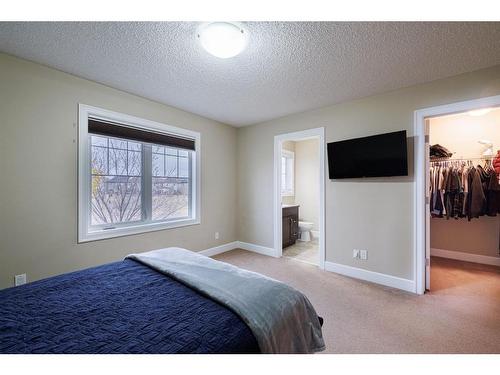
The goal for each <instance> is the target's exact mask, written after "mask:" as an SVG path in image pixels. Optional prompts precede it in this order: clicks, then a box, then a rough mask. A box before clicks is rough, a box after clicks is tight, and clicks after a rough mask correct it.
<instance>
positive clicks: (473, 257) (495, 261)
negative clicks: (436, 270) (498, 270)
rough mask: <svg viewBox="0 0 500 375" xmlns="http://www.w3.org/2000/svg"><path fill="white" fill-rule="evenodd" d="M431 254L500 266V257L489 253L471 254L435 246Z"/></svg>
mask: <svg viewBox="0 0 500 375" xmlns="http://www.w3.org/2000/svg"><path fill="white" fill-rule="evenodd" d="M431 255H434V256H437V257H441V258H449V259H455V260H463V261H465V262H473V263H481V264H489V265H492V266H500V257H491V256H488V255H478V254H469V253H463V252H461V251H452V250H444V249H434V248H431Z"/></svg>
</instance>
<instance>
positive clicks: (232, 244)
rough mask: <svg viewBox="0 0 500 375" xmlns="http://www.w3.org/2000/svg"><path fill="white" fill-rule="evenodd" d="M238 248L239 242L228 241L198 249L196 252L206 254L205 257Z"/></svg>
mask: <svg viewBox="0 0 500 375" xmlns="http://www.w3.org/2000/svg"><path fill="white" fill-rule="evenodd" d="M237 248H239V242H238V241H234V242H229V243H226V244H224V245H220V246H215V247H211V248H210V249H206V250H202V251H199V252H198V254H202V255H206V256H207V257H213V256H214V255H218V254H222V253H225V252H228V251H231V250H234V249H237Z"/></svg>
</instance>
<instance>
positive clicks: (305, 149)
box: [295, 139, 319, 230]
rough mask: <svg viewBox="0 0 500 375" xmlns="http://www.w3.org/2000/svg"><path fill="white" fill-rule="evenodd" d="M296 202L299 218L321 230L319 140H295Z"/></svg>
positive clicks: (314, 228)
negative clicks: (319, 225)
mask: <svg viewBox="0 0 500 375" xmlns="http://www.w3.org/2000/svg"><path fill="white" fill-rule="evenodd" d="M295 204H298V205H300V207H299V219H300V220H302V221H310V222H312V223H314V227H313V230H319V227H318V224H319V140H318V139H309V140H305V141H298V142H295Z"/></svg>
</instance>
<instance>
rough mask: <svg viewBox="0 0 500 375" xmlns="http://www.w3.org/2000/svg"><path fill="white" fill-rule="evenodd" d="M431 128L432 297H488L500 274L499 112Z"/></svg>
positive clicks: (447, 119)
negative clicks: (459, 295)
mask: <svg viewBox="0 0 500 375" xmlns="http://www.w3.org/2000/svg"><path fill="white" fill-rule="evenodd" d="M428 126H429V144H430V158H429V171H430V173H429V177H430V181H429V189H430V194H429V197H430V202H429V207H430V212H429V213H428V214H429V215H430V216H431V218H430V254H431V261H430V262H431V267H430V292H431V293H454V294H456V293H463V294H468V295H469V294H471V293H483V294H484V293H486V294H487V293H489V290H490V291H491V290H493V288H491V283H494V282H497V280H498V278H497V277H498V274H499V272H500V180H499V172H500V108H482V109H478V110H475V111H470V112H464V113H458V114H452V115H446V116H441V117H433V118H430V119H429V120H428Z"/></svg>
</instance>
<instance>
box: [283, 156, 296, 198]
mask: <svg viewBox="0 0 500 375" xmlns="http://www.w3.org/2000/svg"><path fill="white" fill-rule="evenodd" d="M294 170H295V154H294V153H293V152H292V151H288V150H282V151H281V196H283V197H287V196H293V195H294V183H293V182H294Z"/></svg>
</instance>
